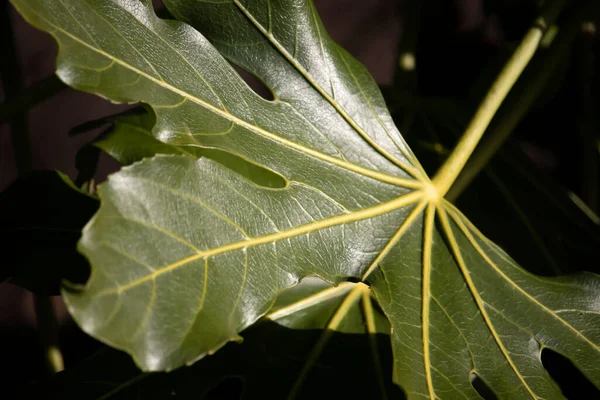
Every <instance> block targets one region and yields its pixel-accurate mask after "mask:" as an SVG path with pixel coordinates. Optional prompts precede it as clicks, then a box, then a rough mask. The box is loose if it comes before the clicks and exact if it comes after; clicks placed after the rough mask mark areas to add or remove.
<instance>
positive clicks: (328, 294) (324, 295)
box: [265, 282, 356, 321]
mask: <svg viewBox="0 0 600 400" xmlns="http://www.w3.org/2000/svg"><path fill="white" fill-rule="evenodd" d="M354 286H356V284H355V283H352V282H342V283H340V284H339V286H335V287H330V288H327V289H325V290H322V291H320V292H317V293H315V294H313V295H310V296H308V297H305V298H303V299H302V300H300V301H297V302H295V303H292V304H290V305H287V306H285V307H282V308H280V309H278V310H275V311H273V312H272V313H269V314H267V315H265V318H266V319H270V320H272V321H275V320H278V319H281V318H285V317H288V316H290V315H292V314H295V313H297V312H299V311H302V310H306V309H307V308H310V307H313V306H316V305H317V304H321V303H322V302H324V301H327V300H330V299H333V298H335V297H338V296H340V295H342V294H345V293H347V292H349V291H350V289H352V288H353V287H354Z"/></svg>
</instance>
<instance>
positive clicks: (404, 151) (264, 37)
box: [13, 0, 600, 398]
mask: <svg viewBox="0 0 600 400" xmlns="http://www.w3.org/2000/svg"><path fill="white" fill-rule="evenodd" d="M13 3H14V4H15V5H16V6H17V8H18V9H19V11H20V12H21V13H22V14H23V15H24V16H25V17H26V18H27V19H28V20H29V21H30V22H31V23H33V24H34V25H36V26H38V27H40V28H41V29H44V30H46V31H48V32H50V33H51V34H53V35H54V37H55V38H56V39H57V40H58V42H59V43H60V45H61V47H60V53H59V61H58V69H57V73H58V74H59V76H60V77H61V79H63V80H64V81H65V82H67V83H68V84H69V85H72V86H74V87H76V88H78V89H81V90H86V91H90V92H93V93H97V94H99V95H101V96H104V97H107V98H109V99H111V100H113V101H117V102H136V101H139V102H144V103H147V104H148V105H149V106H150V107H151V108H152V109H153V110H154V112H155V113H156V117H157V119H156V124H155V126H154V128H153V134H154V135H155V137H156V138H158V139H160V140H161V141H164V142H167V143H170V144H172V145H177V146H182V145H187V146H196V147H206V148H216V149H219V150H222V151H226V152H229V153H231V154H234V155H236V156H237V157H240V158H242V159H246V160H248V161H250V162H252V163H255V164H258V165H260V166H262V167H264V168H266V169H268V170H271V171H273V172H274V173H277V174H279V175H280V176H281V177H283V179H285V183H286V185H285V186H284V187H283V188H278V189H274V188H268V187H265V186H261V185H257V184H256V183H255V182H253V181H252V180H249V179H247V178H245V177H243V176H242V175H240V174H238V173H237V172H234V171H232V169H230V168H227V167H225V166H223V164H221V163H220V162H217V161H214V160H211V159H208V158H206V157H202V158H200V159H198V160H196V159H194V158H191V157H187V156H156V157H154V158H151V159H145V160H144V161H142V162H140V163H137V164H134V165H132V166H129V167H125V168H123V169H122V170H121V171H120V172H119V173H117V174H115V175H113V176H112V177H111V178H110V179H109V180H108V182H107V183H105V184H103V185H102V186H100V187H99V191H98V194H99V196H100V198H101V199H102V205H101V209H100V211H99V212H98V213H97V214H96V216H95V217H94V218H93V219H92V221H91V222H90V224H89V225H88V226H87V227H86V229H85V230H84V236H83V239H82V241H81V244H80V246H81V250H82V251H83V253H84V254H85V255H86V256H87V257H88V258H89V260H90V261H91V264H92V268H93V269H92V276H91V278H90V280H89V282H88V285H87V288H86V290H85V291H83V292H81V293H73V292H69V291H65V299H66V301H67V303H68V306H69V309H70V311H71V312H72V314H73V315H74V317H75V319H76V320H77V321H78V323H79V324H80V325H81V327H82V328H83V329H84V330H85V331H86V332H88V333H90V334H91V335H93V336H95V337H97V338H99V339H101V340H103V341H105V342H107V343H109V344H111V345H113V346H114V347H117V348H119V349H123V350H125V351H127V352H129V353H130V354H131V355H132V356H133V358H134V359H135V360H136V362H137V364H138V365H139V366H140V367H141V368H142V369H145V370H170V369H173V368H176V367H179V366H181V365H183V364H189V363H192V362H194V361H195V360H197V359H199V358H200V357H202V356H204V355H206V354H211V353H213V352H215V351H216V350H217V349H219V348H220V347H221V346H222V345H223V344H225V343H226V342H228V341H231V340H239V339H240V336H239V332H240V331H241V330H243V329H244V328H246V327H248V326H250V325H251V324H253V323H254V322H255V321H256V320H257V319H258V318H260V317H261V316H262V315H264V314H265V313H266V312H268V310H269V309H271V307H272V306H273V304H274V302H275V300H276V298H277V297H278V295H279V294H280V293H281V292H282V291H283V290H284V289H286V288H289V287H291V286H293V285H294V284H296V283H297V282H298V281H299V280H301V279H302V278H304V277H306V276H310V275H316V276H319V277H321V278H322V279H324V280H326V281H328V282H330V283H333V284H337V283H340V282H341V281H344V280H347V279H350V278H352V279H355V280H360V281H363V282H365V283H366V284H367V285H368V286H369V287H370V289H368V290H370V291H372V292H373V293H374V294H375V296H376V298H377V300H378V303H379V305H380V306H381V308H382V310H383V312H384V313H385V315H386V317H387V318H388V320H389V322H390V324H391V337H392V347H393V352H394V381H395V382H396V383H398V384H400V385H401V386H402V387H403V388H404V390H405V391H406V393H407V395H408V396H409V397H410V398H419V397H431V398H434V397H443V398H454V397H460V396H464V397H468V398H476V397H478V394H477V392H476V391H475V389H474V388H473V387H472V385H471V382H470V378H471V375H472V374H473V373H474V374H477V375H478V376H479V377H480V378H481V379H483V380H484V381H486V382H487V383H488V385H489V386H490V387H491V388H492V389H494V390H495V392H496V394H497V395H498V396H499V397H503V398H506V397H510V398H529V397H546V398H557V397H561V394H560V391H559V390H558V388H557V387H556V386H555V385H554V384H553V382H552V381H551V379H550V378H549V376H548V374H547V373H546V371H545V370H544V368H543V366H542V364H541V361H540V351H541V349H542V348H543V347H550V348H552V349H554V350H556V351H558V352H560V353H563V354H565V355H567V356H569V357H570V358H571V359H572V360H573V362H574V363H575V364H576V365H577V366H578V367H579V368H581V370H582V371H583V372H584V373H585V374H586V375H587V376H588V377H589V378H590V379H591V380H592V381H593V382H595V383H596V384H597V383H598V382H600V368H599V367H598V366H599V365H600V351H599V347H598V343H599V341H600V337H599V336H600V331H599V330H598V329H597V326H598V324H599V323H600V318H599V313H600V307H599V304H600V302H599V301H598V296H599V295H598V287H599V286H600V280H598V278H597V277H596V276H592V275H590V276H585V277H579V278H562V279H546V278H540V277H537V276H533V275H530V274H529V273H527V272H525V271H523V270H522V269H521V268H519V267H518V266H517V265H515V263H514V262H513V261H512V260H511V259H510V258H509V257H508V256H507V255H506V254H505V253H504V252H503V251H502V250H501V249H499V248H498V247H497V246H495V245H494V244H492V243H491V242H490V241H489V240H487V239H486V238H485V237H483V236H482V235H481V234H480V233H479V231H477V229H476V228H474V227H473V226H472V225H471V224H470V223H469V222H468V221H467V220H466V218H465V217H464V216H462V214H460V212H459V211H457V210H456V209H455V208H454V207H452V206H451V205H449V204H448V203H446V202H445V201H444V200H442V199H441V198H440V196H439V194H438V191H437V189H436V188H435V187H434V186H433V185H432V184H431V182H430V181H429V178H428V177H427V176H426V175H425V173H424V172H423V171H422V169H421V167H420V166H419V164H418V162H417V160H416V159H415V157H414V156H413V155H412V153H411V152H410V150H409V149H408V148H407V146H406V145H405V143H404V141H403V139H402V138H401V136H400V134H399V133H398V131H397V130H396V128H395V127H394V125H393V124H392V122H391V119H390V117H389V115H388V113H387V111H386V109H385V105H384V102H383V100H382V98H381V96H380V94H379V91H378V89H377V87H376V85H375V84H374V82H373V81H372V79H371V78H370V76H369V75H368V73H367V72H366V70H365V69H364V68H363V67H362V66H361V65H360V64H358V63H357V62H356V61H355V60H354V59H353V58H352V57H350V56H349V55H348V54H347V53H346V52H345V51H343V50H342V49H341V48H340V47H338V46H337V45H336V44H335V43H333V42H332V41H331V39H329V37H328V36H327V34H326V32H325V31H324V29H323V26H322V24H321V22H320V21H319V19H318V17H317V15H316V12H315V10H314V7H313V5H312V3H310V2H307V1H304V0H280V1H264V2H262V1H261V2H259V1H248V2H242V1H233V2H198V1H192V0H190V1H167V2H166V4H167V6H168V7H169V9H170V11H171V12H172V14H173V15H174V16H175V17H177V18H180V19H184V20H186V21H187V22H189V23H191V24H192V25H194V26H195V27H197V28H198V29H200V30H202V31H203V32H204V33H205V35H206V36H203V35H201V34H200V33H198V32H197V31H195V30H194V29H193V28H191V27H190V26H189V25H186V24H184V23H181V22H178V21H166V20H160V19H158V18H157V17H156V15H155V14H154V12H153V10H152V8H151V6H150V4H149V3H148V2H145V1H144V2H140V1H138V0H82V1H77V2H66V1H60V0H56V1H47V0H46V1H42V0H13ZM206 38H208V39H209V40H210V42H209V40H207V39H206ZM211 43H212V44H211ZM213 46H216V48H218V50H219V51H220V52H221V53H223V54H224V55H225V56H227V57H228V58H229V59H231V60H232V61H233V62H235V63H237V64H239V65H240V66H241V67H243V68H244V69H246V70H248V71H250V72H252V73H254V74H255V75H256V76H257V77H258V78H259V79H261V80H262V81H264V82H265V83H266V84H267V86H268V87H269V88H271V90H273V92H274V96H275V100H274V101H267V100H264V99H263V98H261V97H259V96H258V95H256V94H255V93H254V92H252V91H251V90H250V89H249V88H248V86H247V85H246V84H245V83H244V82H243V81H242V80H241V78H240V77H239V76H238V75H237V73H236V72H235V71H234V70H233V68H232V67H230V66H229V64H228V63H227V62H226V61H225V60H224V59H223V58H222V56H221V55H220V53H219V51H217V49H216V48H215V47H213ZM366 290H367V288H366V286H365V285H364V284H359V285H355V287H354V288H353V289H352V290H350V291H349V292H348V294H347V297H346V300H344V301H343V302H342V304H341V305H340V308H339V310H340V313H338V315H339V317H338V319H339V318H343V315H344V313H345V312H346V311H347V310H349V309H350V306H352V305H353V304H354V303H355V302H357V301H358V300H359V299H360V298H361V297H362V296H361V294H362V293H364V292H365V291H366ZM326 299H327V296H324V297H323V298H320V299H319V300H326ZM337 322H339V321H337Z"/></svg>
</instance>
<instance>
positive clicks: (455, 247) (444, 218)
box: [438, 202, 538, 399]
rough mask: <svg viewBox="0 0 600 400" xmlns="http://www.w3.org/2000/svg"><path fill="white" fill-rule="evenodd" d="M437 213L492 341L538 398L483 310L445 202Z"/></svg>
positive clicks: (534, 396) (526, 386) (528, 388)
mask: <svg viewBox="0 0 600 400" xmlns="http://www.w3.org/2000/svg"><path fill="white" fill-rule="evenodd" d="M438 215H439V217H440V222H441V225H442V230H443V232H444V233H445V235H446V239H447V240H448V242H449V243H450V248H451V250H452V254H453V255H454V258H455V260H456V263H457V264H458V267H459V269H460V271H461V273H462V275H463V278H464V279H465V282H466V283H467V287H468V288H469V291H470V292H471V294H472V296H473V299H474V300H475V303H476V304H477V308H479V311H480V312H481V316H482V318H483V320H484V321H485V324H486V325H487V327H488V329H489V330H490V333H491V334H492V337H493V338H494V341H495V342H496V344H497V345H498V347H499V348H500V351H501V352H502V355H503V356H504V358H505V359H506V361H507V362H508V364H509V365H510V367H511V369H512V370H513V371H514V373H515V375H516V376H517V377H518V378H519V380H520V381H521V382H523V385H524V386H525V388H526V389H527V391H528V392H529V394H530V395H531V397H532V398H534V399H537V398H538V397H537V395H536V394H535V392H533V390H532V389H531V388H530V387H529V385H528V384H527V382H526V381H525V378H524V377H523V375H521V373H520V372H519V370H518V368H517V366H516V365H515V363H514V362H513V360H512V358H511V357H510V354H509V353H508V350H507V349H506V347H504V343H503V342H502V339H501V338H500V336H499V335H498V332H496V328H494V324H493V323H492V320H491V319H490V317H489V315H488V313H487V311H486V310H485V305H484V304H483V300H482V299H481V296H480V295H479V292H478V291H477V287H476V286H475V283H474V282H473V279H472V278H471V274H470V273H469V270H468V268H467V266H466V264H465V261H464V259H463V257H462V253H461V251H460V248H459V246H458V242H457V241H456V237H455V236H454V232H452V228H451V227H450V222H449V220H448V215H447V214H446V210H445V204H444V203H443V202H441V203H440V204H439V207H438Z"/></svg>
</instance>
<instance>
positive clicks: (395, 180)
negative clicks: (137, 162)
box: [21, 3, 422, 189]
mask: <svg viewBox="0 0 600 400" xmlns="http://www.w3.org/2000/svg"><path fill="white" fill-rule="evenodd" d="M21 4H23V3H21ZM29 8H30V7H29ZM30 10H31V11H32V12H33V13H35V14H36V15H37V16H38V17H39V18H40V20H42V21H44V23H45V24H47V25H48V26H51V27H52V28H53V29H54V30H55V31H58V32H60V33H61V34H63V35H65V36H67V37H69V38H71V39H72V40H74V41H75V42H77V43H79V44H81V45H83V46H84V47H87V48H88V49H90V50H92V51H94V52H96V53H98V54H100V55H102V56H104V57H106V58H108V59H109V60H111V61H114V62H115V63H117V64H119V65H121V66H123V67H125V68H127V69H129V70H130V71H132V72H135V73H136V74H138V75H140V76H142V77H144V78H146V79H147V80H149V81H151V82H153V83H155V84H156V85H158V86H160V87H162V88H165V89H167V90H169V91H171V92H173V93H176V94H178V95H180V96H182V97H184V98H187V99H189V100H190V101H192V102H193V103H196V104H198V105H200V106H201V107H204V108H206V109H207V110H209V111H211V112H213V113H215V114H217V115H219V116H221V117H223V118H225V119H227V120H229V121H231V122H233V123H235V124H237V125H239V126H241V127H243V128H245V129H247V130H249V131H251V132H254V133H256V134H258V135H260V136H263V137H266V138H268V139H270V140H272V141H274V142H277V143H280V144H282V145H284V146H287V147H289V148H292V149H294V150H296V151H299V152H301V153H304V154H307V155H309V156H312V157H314V158H317V159H319V160H322V161H326V162H329V163H331V164H333V165H336V166H338V167H341V168H344V169H347V170H349V171H352V172H354V173H357V174H360V175H363V176H367V177H369V178H373V179H376V180H379V181H381V182H385V183H389V184H392V185H398V186H402V187H407V188H412V189H418V188H420V187H422V183H421V182H420V181H419V180H414V179H405V178H399V177H397V176H394V175H388V174H385V173H381V172H379V171H375V170H371V169H368V168H365V167H362V166H360V165H357V164H354V163H350V162H347V161H344V160H341V159H339V158H336V157H333V156H330V155H328V154H325V153H322V152H319V151H316V150H314V149H311V148H308V147H305V146H303V145H300V144H298V143H295V142H292V141H290V140H288V139H285V138H282V137H280V136H278V135H276V134H274V133H271V132H269V131H267V130H265V129H263V128H260V127H258V126H256V125H253V124H251V123H249V122H247V121H244V120H242V119H240V118H239V117H236V116H235V115H232V114H230V113H228V112H226V111H224V110H222V109H220V108H218V107H215V106H214V105H212V104H209V103H207V102H206V101H203V100H202V99H200V98H198V97H195V96H193V95H192V94H190V93H187V92H185V91H183V90H181V89H178V88H176V87H174V86H172V85H171V84H169V83H167V82H165V81H162V80H160V79H157V78H155V77H154V76H152V75H149V74H148V73H146V72H144V71H142V70H140V69H138V68H136V67H134V66H132V65H130V64H128V63H126V62H125V61H123V60H121V59H119V58H117V57H116V56H113V55H112V54H109V53H107V52H106V51H104V50H101V49H99V48H97V47H95V46H93V45H91V44H89V43H87V42H86V41H84V40H82V39H80V38H79V37H77V36H75V35H74V34H72V33H70V32H68V31H66V30H64V29H63V28H61V27H60V26H57V25H55V24H53V23H52V22H50V21H48V20H47V19H46V18H44V16H42V15H41V14H39V13H38V12H37V11H36V10H34V9H32V8H30ZM24 14H25V15H26V13H24ZM34 25H35V24H34ZM149 30H150V29H149ZM150 32H153V33H154V31H152V30H150ZM56 39H57V40H58V41H59V42H60V40H59V38H58V37H57V38H56Z"/></svg>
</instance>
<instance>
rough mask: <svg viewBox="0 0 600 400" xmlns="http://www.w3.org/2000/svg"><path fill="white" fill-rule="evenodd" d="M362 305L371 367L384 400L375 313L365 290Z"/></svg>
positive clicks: (384, 393)
mask: <svg viewBox="0 0 600 400" xmlns="http://www.w3.org/2000/svg"><path fill="white" fill-rule="evenodd" d="M362 306H363V311H364V315H365V322H366V326H367V332H368V334H369V345H370V346H371V356H372V357H373V367H374V368H375V374H376V375H377V383H379V390H380V391H381V398H382V399H383V400H386V399H387V398H388V397H387V392H386V390H385V383H384V381H383V370H382V368H381V358H380V357H379V349H378V347H377V326H376V325H375V313H374V311H373V303H372V302H371V294H370V293H369V291H367V290H365V291H363V293H362Z"/></svg>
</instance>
